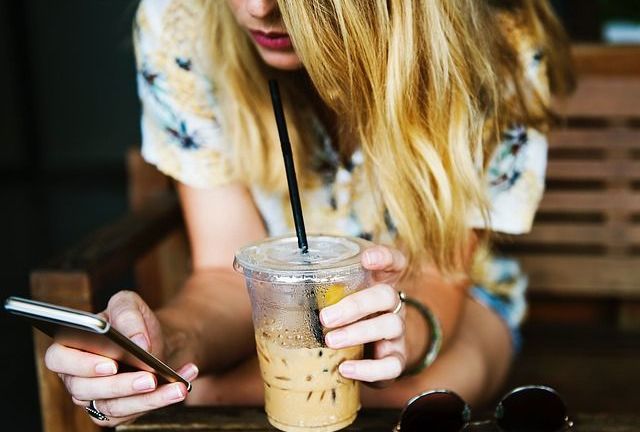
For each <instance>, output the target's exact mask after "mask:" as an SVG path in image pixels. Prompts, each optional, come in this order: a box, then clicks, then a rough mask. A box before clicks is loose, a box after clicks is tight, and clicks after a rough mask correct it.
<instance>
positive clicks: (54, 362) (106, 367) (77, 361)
mask: <svg viewBox="0 0 640 432" xmlns="http://www.w3.org/2000/svg"><path fill="white" fill-rule="evenodd" d="M44 363H45V365H46V366H47V368H48V369H49V370H51V371H52V372H56V373H58V374H66V375H75V376H79V377H99V376H109V375H115V374H116V373H117V372H118V363H116V362H115V361H114V360H112V359H110V358H107V357H103V356H99V355H97V354H92V353H88V352H85V351H80V350H77V349H74V348H69V347H66V346H64V345H60V344H59V343H53V344H52V345H51V346H50V347H49V348H48V349H47V352H46V353H45V355H44Z"/></svg>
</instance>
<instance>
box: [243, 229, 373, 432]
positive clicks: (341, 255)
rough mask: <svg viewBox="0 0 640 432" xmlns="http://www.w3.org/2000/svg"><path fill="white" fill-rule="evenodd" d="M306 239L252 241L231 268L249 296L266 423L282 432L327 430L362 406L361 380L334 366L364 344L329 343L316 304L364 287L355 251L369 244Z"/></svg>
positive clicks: (337, 426)
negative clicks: (303, 246)
mask: <svg viewBox="0 0 640 432" xmlns="http://www.w3.org/2000/svg"><path fill="white" fill-rule="evenodd" d="M308 242H309V251H308V253H307V254H302V253H301V252H300V251H299V249H298V246H297V239H296V237H277V238H270V239H267V240H264V241H262V242H258V243H253V244H250V245H248V246H245V247H244V248H242V249H240V250H239V251H238V252H237V253H236V257H235V261H234V268H235V269H236V270H237V271H239V272H242V273H243V274H244V276H245V281H246V285H247V289H248V290H249V295H250V297H251V304H252V308H253V324H254V329H255V339H256V349H257V354H258V360H259V363H260V371H261V373H262V379H263V382H264V391H265V410H266V412H267V416H268V418H269V422H270V423H271V424H272V425H273V426H275V427H276V428H278V429H280V430H283V431H286V432H308V431H317V432H332V431H336V430H339V429H342V428H344V427H346V426H348V425H349V424H351V423H352V422H353V421H354V420H355V418H356V415H357V412H358V409H360V388H359V383H358V382H357V381H354V380H351V379H347V378H344V377H342V376H341V375H340V373H339V371H338V366H339V365H340V363H342V362H343V361H345V360H353V359H360V358H362V346H361V345H360V346H355V347H349V348H344V349H337V350H334V349H330V348H327V347H326V346H325V345H324V333H325V331H324V330H323V329H322V328H321V326H320V323H319V320H318V311H319V310H320V309H322V308H323V307H326V306H329V305H331V304H334V303H336V302H337V301H339V300H340V299H342V298H343V297H344V296H346V295H349V294H351V293H353V292H356V291H358V290H359V289H361V288H363V287H365V286H366V284H367V282H368V278H369V273H368V271H366V270H365V269H363V267H362V266H361V264H360V256H361V254H362V252H363V251H364V250H365V249H366V248H367V247H369V246H370V245H371V244H370V243H369V242H367V241H365V240H362V239H359V238H350V237H334V236H319V235H311V236H309V237H308Z"/></svg>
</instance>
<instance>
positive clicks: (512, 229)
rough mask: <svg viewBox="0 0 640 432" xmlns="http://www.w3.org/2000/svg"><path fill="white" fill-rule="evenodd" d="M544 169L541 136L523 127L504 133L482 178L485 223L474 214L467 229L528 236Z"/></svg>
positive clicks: (544, 142) (543, 146)
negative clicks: (484, 189) (484, 190)
mask: <svg viewBox="0 0 640 432" xmlns="http://www.w3.org/2000/svg"><path fill="white" fill-rule="evenodd" d="M546 167H547V139H546V136H545V135H543V134H542V133H540V132H539V131H537V130H536V129H533V128H527V127H525V126H514V127H513V128H511V129H509V130H508V131H506V132H505V134H504V135H503V139H502V141H501V142H500V144H499V145H498V146H496V149H495V151H494V153H493V155H492V157H491V159H490V162H489V165H488V168H487V172H486V175H485V182H486V184H485V187H486V189H487V195H488V198H489V214H488V216H489V220H488V221H487V222H485V221H484V220H483V218H482V217H481V215H480V213H479V212H477V211H476V212H474V213H473V214H472V217H471V223H470V225H471V227H472V228H481V229H489V230H491V231H495V232H501V233H505V234H525V233H527V232H529V231H530V230H531V226H532V224H533V219H534V216H535V213H536V210H537V209H538V205H539V203H540V200H541V199H542V194H543V192H544V181H545V171H546Z"/></svg>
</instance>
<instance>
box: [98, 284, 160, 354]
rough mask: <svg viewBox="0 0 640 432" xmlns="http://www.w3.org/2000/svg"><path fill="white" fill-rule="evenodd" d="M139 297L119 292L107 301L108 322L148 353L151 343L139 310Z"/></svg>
mask: <svg viewBox="0 0 640 432" xmlns="http://www.w3.org/2000/svg"><path fill="white" fill-rule="evenodd" d="M141 302H142V300H141V299H140V296H138V295H137V294H136V293H134V292H131V291H120V292H118V293H117V294H115V295H114V296H113V297H111V299H110V300H109V305H108V306H107V311H108V314H109V321H110V322H111V324H112V325H113V327H114V328H115V329H116V330H118V331H119V332H120V333H122V334H123V335H125V336H126V337H128V338H129V339H131V340H132V341H133V342H135V343H136V345H138V346H139V347H141V348H142V349H144V350H147V351H149V350H150V346H151V342H150V341H149V333H148V332H147V326H146V324H145V322H144V317H143V315H142V311H141V310H140V303H141Z"/></svg>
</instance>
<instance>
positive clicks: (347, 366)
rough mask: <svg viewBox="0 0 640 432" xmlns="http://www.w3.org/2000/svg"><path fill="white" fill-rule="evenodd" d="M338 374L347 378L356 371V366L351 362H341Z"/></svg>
mask: <svg viewBox="0 0 640 432" xmlns="http://www.w3.org/2000/svg"><path fill="white" fill-rule="evenodd" d="M339 369H340V374H341V375H343V376H345V377H347V378H349V377H351V376H353V374H354V373H356V367H355V366H354V365H353V364H352V363H342V364H341V365H340V367H339Z"/></svg>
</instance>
